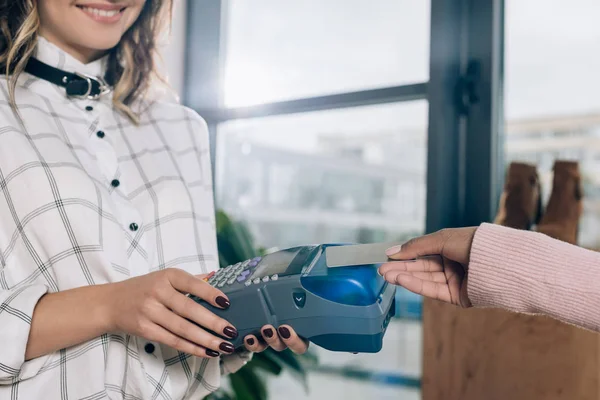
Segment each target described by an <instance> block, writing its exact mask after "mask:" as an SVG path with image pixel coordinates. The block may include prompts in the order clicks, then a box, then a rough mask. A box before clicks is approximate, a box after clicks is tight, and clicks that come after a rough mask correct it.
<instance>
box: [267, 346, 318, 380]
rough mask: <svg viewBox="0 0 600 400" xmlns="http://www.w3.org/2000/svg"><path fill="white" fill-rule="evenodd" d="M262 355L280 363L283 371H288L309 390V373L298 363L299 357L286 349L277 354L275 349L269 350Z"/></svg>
mask: <svg viewBox="0 0 600 400" xmlns="http://www.w3.org/2000/svg"><path fill="white" fill-rule="evenodd" d="M262 354H264V355H265V357H267V358H269V359H270V360H271V361H272V362H275V363H278V364H279V365H280V366H281V367H282V368H283V369H286V370H287V371H288V372H290V373H291V375H292V376H293V377H295V378H296V379H297V380H298V381H300V383H301V384H302V386H303V387H304V390H308V381H307V373H306V369H305V368H304V366H303V365H302V364H301V363H300V362H299V361H298V356H297V355H296V354H294V353H293V352H292V351H291V350H290V349H286V350H284V351H281V352H277V351H275V350H273V349H270V348H269V349H267V350H265V351H264V352H263V353H262Z"/></svg>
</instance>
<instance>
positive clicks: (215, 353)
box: [206, 349, 219, 357]
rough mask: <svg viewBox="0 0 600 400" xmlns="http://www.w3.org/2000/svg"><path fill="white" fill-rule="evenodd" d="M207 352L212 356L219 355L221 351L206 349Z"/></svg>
mask: <svg viewBox="0 0 600 400" xmlns="http://www.w3.org/2000/svg"><path fill="white" fill-rule="evenodd" d="M206 354H207V355H209V356H211V357H219V353H217V352H216V351H214V350H211V349H206Z"/></svg>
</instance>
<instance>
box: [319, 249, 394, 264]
mask: <svg viewBox="0 0 600 400" xmlns="http://www.w3.org/2000/svg"><path fill="white" fill-rule="evenodd" d="M399 244H400V243H372V244H354V245H348V246H334V247H327V248H326V249H325V258H326V262H327V267H329V268H335V267H349V266H359V265H369V264H383V263H386V262H388V261H390V259H389V258H388V256H387V255H386V254H385V251H386V250H387V249H389V248H390V247H394V246H398V245H399Z"/></svg>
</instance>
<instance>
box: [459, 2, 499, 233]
mask: <svg viewBox="0 0 600 400" xmlns="http://www.w3.org/2000/svg"><path fill="white" fill-rule="evenodd" d="M468 20H469V22H468V24H467V26H468V52H467V54H468V60H469V62H476V63H477V64H478V65H479V74H478V75H479V76H478V78H477V81H476V82H477V83H476V85H475V96H476V100H475V102H474V103H473V104H471V105H470V107H469V111H468V116H467V120H466V121H467V123H466V132H465V137H466V142H465V144H466V153H465V156H466V160H465V161H466V163H465V210H466V213H465V218H464V221H463V225H468V226H476V225H479V224H481V223H483V222H489V221H492V220H493V218H494V215H495V213H496V209H497V204H498V198H499V194H500V189H501V182H502V179H503V165H504V156H503V154H504V152H503V145H502V143H503V141H502V135H501V131H502V126H503V81H504V68H503V60H504V0H469V6H468Z"/></svg>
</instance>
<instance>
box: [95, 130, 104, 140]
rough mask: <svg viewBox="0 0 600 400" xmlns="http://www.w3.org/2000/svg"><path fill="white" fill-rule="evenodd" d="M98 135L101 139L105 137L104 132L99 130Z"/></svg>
mask: <svg viewBox="0 0 600 400" xmlns="http://www.w3.org/2000/svg"><path fill="white" fill-rule="evenodd" d="M96 136H98V137H99V138H100V139H102V138H103V137H104V132H103V131H98V132H96Z"/></svg>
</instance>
